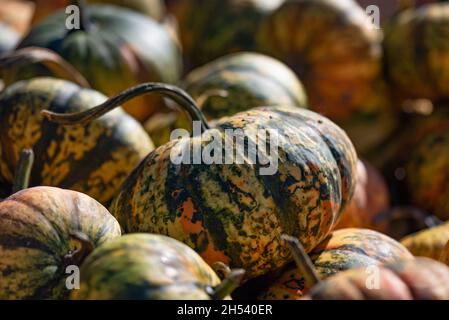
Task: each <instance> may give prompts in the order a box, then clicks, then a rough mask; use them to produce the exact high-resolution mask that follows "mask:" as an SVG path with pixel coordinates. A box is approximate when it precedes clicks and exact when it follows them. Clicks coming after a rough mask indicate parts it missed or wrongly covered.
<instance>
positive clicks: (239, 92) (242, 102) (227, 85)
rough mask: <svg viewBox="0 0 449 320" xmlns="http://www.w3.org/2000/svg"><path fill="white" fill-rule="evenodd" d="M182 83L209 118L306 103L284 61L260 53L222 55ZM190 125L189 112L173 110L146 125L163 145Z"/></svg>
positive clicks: (191, 74) (298, 85) (300, 87)
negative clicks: (176, 129)
mask: <svg viewBox="0 0 449 320" xmlns="http://www.w3.org/2000/svg"><path fill="white" fill-rule="evenodd" d="M181 85H182V87H183V88H184V89H185V90H186V91H187V92H188V93H189V94H190V95H191V96H192V97H193V98H194V99H195V101H197V103H198V105H199V106H200V107H201V111H202V112H203V113H204V115H205V116H206V118H207V119H209V120H214V119H219V118H221V117H224V116H232V115H234V114H236V113H239V112H241V111H246V110H248V109H251V108H255V107H260V106H277V105H285V106H295V107H306V106H307V98H306V95H305V92H304V88H303V86H302V84H301V82H300V81H299V79H298V78H297V77H296V75H295V74H294V73H293V72H292V71H291V70H290V69H289V68H288V67H287V66H286V65H284V64H283V63H282V62H280V61H277V60H276V59H273V58H271V57H268V56H265V55H262V54H259V53H250V52H241V53H235V54H230V55H227V56H224V57H222V58H219V59H217V60H215V61H213V62H210V63H208V64H206V65H204V66H202V67H200V68H198V69H195V70H193V71H192V72H190V73H189V74H188V75H187V76H186V77H185V78H184V80H183V81H182V84H181ZM191 126H192V125H191V122H190V119H189V118H188V115H186V114H184V113H179V112H178V113H176V112H172V113H169V114H159V115H157V116H155V117H154V118H151V119H150V120H148V122H147V123H146V126H145V127H146V128H147V131H148V132H149V133H150V135H151V137H152V138H153V140H154V141H155V143H156V145H162V144H164V143H166V142H167V141H169V139H170V133H171V131H172V130H173V129H175V128H185V129H189V130H191Z"/></svg>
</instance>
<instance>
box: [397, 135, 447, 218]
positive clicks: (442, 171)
mask: <svg viewBox="0 0 449 320" xmlns="http://www.w3.org/2000/svg"><path fill="white" fill-rule="evenodd" d="M448 153H449V132H445V133H441V134H440V133H436V134H431V135H429V136H427V138H425V139H424V140H423V141H422V142H421V143H419V144H418V145H417V146H416V147H415V150H414V151H413V152H412V154H411V155H410V159H409V162H408V164H407V167H406V172H407V186H408V190H409V192H410V198H411V201H412V202H413V203H414V204H415V205H417V206H418V207H421V208H423V209H424V210H427V211H429V212H431V213H433V214H435V215H436V216H437V217H438V218H440V219H441V220H443V221H445V220H448V219H449V200H448V198H447V196H446V195H447V193H448V192H449V185H448V184H447V180H448V179H449V158H448V156H447V155H448Z"/></svg>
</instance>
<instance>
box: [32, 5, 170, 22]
mask: <svg viewBox="0 0 449 320" xmlns="http://www.w3.org/2000/svg"><path fill="white" fill-rule="evenodd" d="M34 2H35V3H36V10H35V12H34V16H33V24H36V23H39V22H40V21H42V20H43V19H44V18H46V17H47V16H49V15H51V14H53V13H54V12H55V11H57V10H59V9H62V8H65V7H67V6H69V5H70V4H71V3H73V1H70V0H52V1H48V0H34ZM87 2H88V3H90V4H113V5H117V6H121V7H125V8H128V9H132V10H135V11H137V12H140V13H143V14H146V15H148V16H150V17H152V18H153V19H155V20H157V21H161V20H162V18H163V17H164V14H165V6H164V2H163V1H162V0H88V1H87Z"/></svg>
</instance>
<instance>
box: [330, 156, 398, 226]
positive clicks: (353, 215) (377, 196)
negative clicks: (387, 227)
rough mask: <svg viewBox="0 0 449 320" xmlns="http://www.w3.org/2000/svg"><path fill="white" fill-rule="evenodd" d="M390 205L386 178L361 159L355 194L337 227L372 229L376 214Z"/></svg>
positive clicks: (358, 166) (358, 164) (358, 165)
mask: <svg viewBox="0 0 449 320" xmlns="http://www.w3.org/2000/svg"><path fill="white" fill-rule="evenodd" d="M389 206H390V195H389V191H388V186H387V184H386V182H385V180H384V178H383V177H382V175H381V174H380V173H379V172H378V171H377V169H376V168H374V167H373V166H372V165H371V164H369V163H368V162H366V161H361V160H359V161H358V163H357V185H356V188H355V192H354V196H353V198H352V200H351V201H350V203H349V205H348V206H347V207H346V209H345V211H344V212H343V214H342V216H341V218H340V221H339V222H338V224H337V226H336V227H335V228H336V229H344V228H367V229H372V228H373V227H374V220H375V218H376V216H377V215H379V214H380V213H382V212H384V211H386V210H387V209H388V208H389Z"/></svg>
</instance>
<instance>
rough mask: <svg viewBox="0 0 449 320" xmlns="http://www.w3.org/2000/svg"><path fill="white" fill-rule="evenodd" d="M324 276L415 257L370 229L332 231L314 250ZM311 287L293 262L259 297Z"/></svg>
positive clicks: (292, 294)
mask: <svg viewBox="0 0 449 320" xmlns="http://www.w3.org/2000/svg"><path fill="white" fill-rule="evenodd" d="M310 258H311V260H312V261H313V264H314V267H315V269H316V272H317V274H318V276H319V277H320V278H321V279H326V278H328V277H330V276H333V275H335V274H337V273H338V272H342V271H344V270H348V269H354V268H362V267H369V266H377V265H380V264H384V263H394V262H398V261H401V260H409V259H413V256H412V255H411V254H410V252H408V250H407V249H406V248H405V247H404V246H402V245H401V244H400V243H398V242H396V241H395V240H393V239H391V238H389V237H388V236H385V235H383V234H381V233H379V232H376V231H372V230H367V229H342V230H337V231H334V232H333V233H331V234H330V235H329V236H328V237H327V238H326V240H325V241H323V242H322V243H321V244H320V245H319V246H318V247H317V248H315V249H314V250H313V251H312V252H311V253H310ZM310 289H311V288H310V287H307V282H306V281H305V279H304V276H303V274H302V272H301V270H300V268H298V267H297V266H296V265H292V266H291V267H290V268H289V269H287V270H286V271H284V273H283V274H282V275H281V276H280V277H279V278H278V279H277V280H276V281H275V282H274V283H273V284H272V285H271V286H270V287H269V288H268V289H267V290H266V291H265V292H264V293H263V294H262V295H261V296H260V297H259V298H261V299H267V300H280V299H287V300H294V299H298V298H300V297H302V296H303V295H304V294H305V293H307V292H308V291H309V290H310Z"/></svg>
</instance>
